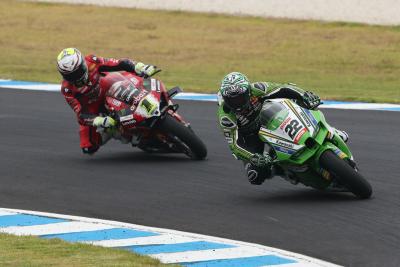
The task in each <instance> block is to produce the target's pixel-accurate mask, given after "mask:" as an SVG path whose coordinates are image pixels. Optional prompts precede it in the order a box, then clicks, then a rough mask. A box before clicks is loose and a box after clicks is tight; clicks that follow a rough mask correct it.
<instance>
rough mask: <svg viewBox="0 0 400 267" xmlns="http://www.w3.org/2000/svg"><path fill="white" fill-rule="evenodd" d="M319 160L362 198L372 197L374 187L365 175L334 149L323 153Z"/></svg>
mask: <svg viewBox="0 0 400 267" xmlns="http://www.w3.org/2000/svg"><path fill="white" fill-rule="evenodd" d="M319 162H320V164H321V166H322V167H323V168H324V169H326V170H327V171H328V172H329V173H331V174H332V175H333V176H334V177H335V178H336V179H337V180H338V181H339V182H340V183H341V184H343V185H344V186H345V187H346V188H347V189H348V190H349V191H350V192H352V193H353V194H354V195H356V196H357V197H359V198H361V199H367V198H370V197H371V195H372V187H371V185H370V184H369V182H368V181H367V180H365V179H364V177H363V176H362V175H361V174H360V173H358V172H357V171H356V170H355V169H353V168H352V167H351V166H350V165H349V164H348V163H347V162H346V161H344V160H342V159H340V158H339V157H338V156H337V155H336V154H335V153H334V152H333V151H331V150H326V151H325V152H324V153H322V155H321V157H320V159H319Z"/></svg>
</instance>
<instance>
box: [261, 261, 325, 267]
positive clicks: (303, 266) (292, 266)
mask: <svg viewBox="0 0 400 267" xmlns="http://www.w3.org/2000/svg"><path fill="white" fill-rule="evenodd" d="M276 266H277V267H320V266H321V265H316V264H314V263H311V262H296V263H287V264H279V265H276ZM261 267H271V265H265V266H261Z"/></svg>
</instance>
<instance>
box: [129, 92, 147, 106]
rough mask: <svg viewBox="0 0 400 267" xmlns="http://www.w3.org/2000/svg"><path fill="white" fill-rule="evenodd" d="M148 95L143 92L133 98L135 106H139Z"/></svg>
mask: <svg viewBox="0 0 400 267" xmlns="http://www.w3.org/2000/svg"><path fill="white" fill-rule="evenodd" d="M146 94H147V92H146V91H144V90H143V91H141V92H140V94H139V95H138V96H136V97H134V98H133V103H132V104H133V105H135V106H137V104H139V102H140V100H142V98H143V97H144V96H145V95H146Z"/></svg>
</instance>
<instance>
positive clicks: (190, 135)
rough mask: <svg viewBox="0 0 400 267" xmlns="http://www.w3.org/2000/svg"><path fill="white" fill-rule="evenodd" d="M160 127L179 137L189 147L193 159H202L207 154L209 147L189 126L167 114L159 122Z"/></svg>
mask: <svg viewBox="0 0 400 267" xmlns="http://www.w3.org/2000/svg"><path fill="white" fill-rule="evenodd" d="M158 127H159V128H160V130H162V131H163V132H167V133H169V134H172V135H174V136H176V137H178V138H179V140H180V141H181V142H183V143H184V144H185V145H186V146H187V147H188V148H189V149H190V155H188V156H189V157H190V158H191V159H194V160H202V159H205V158H206V156H207V148H206V146H205V145H204V143H203V141H201V140H200V138H199V137H198V136H197V135H196V134H195V133H194V132H193V131H192V130H191V129H190V128H188V127H186V126H185V125H183V124H182V123H181V122H179V121H178V120H176V119H175V118H173V117H172V116H171V115H169V114H167V115H166V116H165V118H164V119H163V120H161V121H160V122H159V125H158Z"/></svg>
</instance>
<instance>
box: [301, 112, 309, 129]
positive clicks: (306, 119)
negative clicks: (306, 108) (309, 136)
mask: <svg viewBox="0 0 400 267" xmlns="http://www.w3.org/2000/svg"><path fill="white" fill-rule="evenodd" d="M300 115H301V117H302V118H303V119H304V121H305V122H306V125H307V127H311V123H310V119H309V118H308V116H307V115H306V114H305V113H304V112H300Z"/></svg>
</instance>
